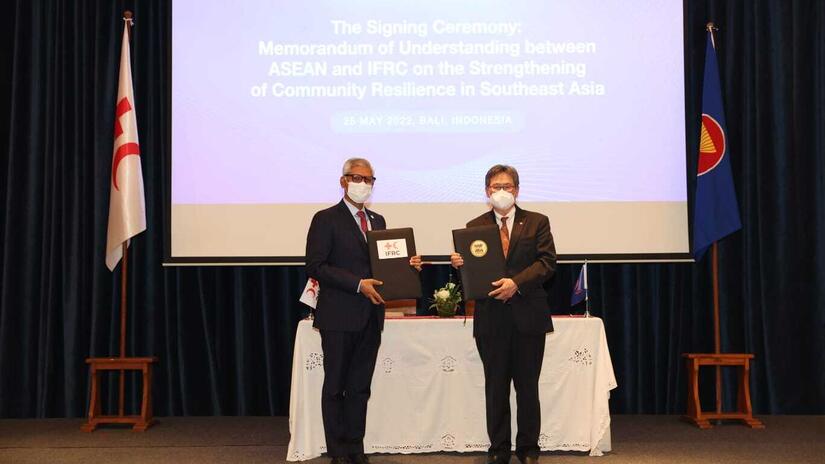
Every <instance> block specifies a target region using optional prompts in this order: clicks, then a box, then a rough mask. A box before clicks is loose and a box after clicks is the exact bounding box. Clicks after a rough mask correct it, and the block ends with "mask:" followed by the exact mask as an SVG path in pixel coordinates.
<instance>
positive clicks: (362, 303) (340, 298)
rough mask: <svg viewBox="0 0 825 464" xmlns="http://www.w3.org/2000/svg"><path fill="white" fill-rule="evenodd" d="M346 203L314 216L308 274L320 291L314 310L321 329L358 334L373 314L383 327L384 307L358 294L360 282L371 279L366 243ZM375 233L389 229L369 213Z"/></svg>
mask: <svg viewBox="0 0 825 464" xmlns="http://www.w3.org/2000/svg"><path fill="white" fill-rule="evenodd" d="M344 201H345V200H341V202H339V203H338V204H337V205H335V206H332V207H330V208H327V209H325V210H322V211H318V212H317V213H315V216H314V217H313V218H312V224H311V225H310V226H309V232H308V233H307V249H306V272H307V275H308V276H309V277H312V278H314V279H316V280H317V281H318V283H319V284H320V286H321V291H320V294H319V296H318V305H317V307H316V308H315V322H314V323H313V326H314V327H316V328H318V329H328V330H344V331H356V330H361V329H363V328H364V326H366V324H367V320H368V319H369V317H370V315H371V314H372V313H377V315H378V320H379V325H380V326H381V327H382V328H383V325H384V306H383V305H373V304H372V303H371V302H370V300H369V299H368V298H367V297H365V296H364V295H362V294H361V293H359V292H358V282H359V281H360V280H361V279H367V278H371V277H372V273H371V271H370V256H369V252H368V250H367V242H366V240H365V239H364V235H363V234H362V233H361V229H360V228H359V226H358V224H357V223H356V222H355V219H354V218H353V217H352V215H351V214H350V210H349V209H348V208H347V205H345V204H344ZM366 213H367V216H368V217H369V219H370V222H371V223H372V229H373V230H383V229H386V228H387V225H386V222H384V217H383V216H381V215H380V214H377V213H376V212H374V211H370V210H366Z"/></svg>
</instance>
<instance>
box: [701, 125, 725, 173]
mask: <svg viewBox="0 0 825 464" xmlns="http://www.w3.org/2000/svg"><path fill="white" fill-rule="evenodd" d="M726 148H727V146H726V143H725V131H723V130H722V126H721V125H720V124H719V123H718V122H717V121H716V120H715V119H713V118H712V117H710V116H708V115H707V114H703V115H702V134H701V136H700V138H699V166H698V168H697V173H696V176H697V177H698V176H701V175H704V174H707V173H708V172H710V171H712V170H713V168H715V167H716V166H718V165H719V163H721V162H722V159H723V158H724V157H725V149H726Z"/></svg>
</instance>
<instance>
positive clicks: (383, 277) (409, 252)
mask: <svg viewBox="0 0 825 464" xmlns="http://www.w3.org/2000/svg"><path fill="white" fill-rule="evenodd" d="M367 246H368V247H369V249H370V266H371V267H372V277H373V279H378V280H380V281H382V282H384V285H381V286H379V287H376V289H377V290H378V293H380V294H381V297H382V298H384V300H403V299H409V298H421V280H420V279H419V278H418V271H416V270H415V268H414V267H412V266H410V258H411V257H413V256H415V254H416V253H415V237H414V236H413V230H412V228H411V227H405V228H402V229H386V230H370V231H368V232H367ZM405 249H406V250H405Z"/></svg>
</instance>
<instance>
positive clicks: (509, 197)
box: [490, 190, 516, 211]
mask: <svg viewBox="0 0 825 464" xmlns="http://www.w3.org/2000/svg"><path fill="white" fill-rule="evenodd" d="M490 203H492V205H493V207H494V208H496V209H499V210H502V211H506V210H508V209H510V208H512V207H513V205H514V204H515V203H516V197H514V196H513V194H512V193H510V192H508V191H507V190H496V191H495V192H493V194H492V195H490Z"/></svg>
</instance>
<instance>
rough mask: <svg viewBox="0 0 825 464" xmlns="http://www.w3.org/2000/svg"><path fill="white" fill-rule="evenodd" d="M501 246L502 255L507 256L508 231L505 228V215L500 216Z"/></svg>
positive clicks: (508, 246)
mask: <svg viewBox="0 0 825 464" xmlns="http://www.w3.org/2000/svg"><path fill="white" fill-rule="evenodd" d="M501 248H502V249H503V250H504V257H505V258H506V257H507V250H509V249H510V231H508V230H507V216H504V217H502V218H501Z"/></svg>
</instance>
